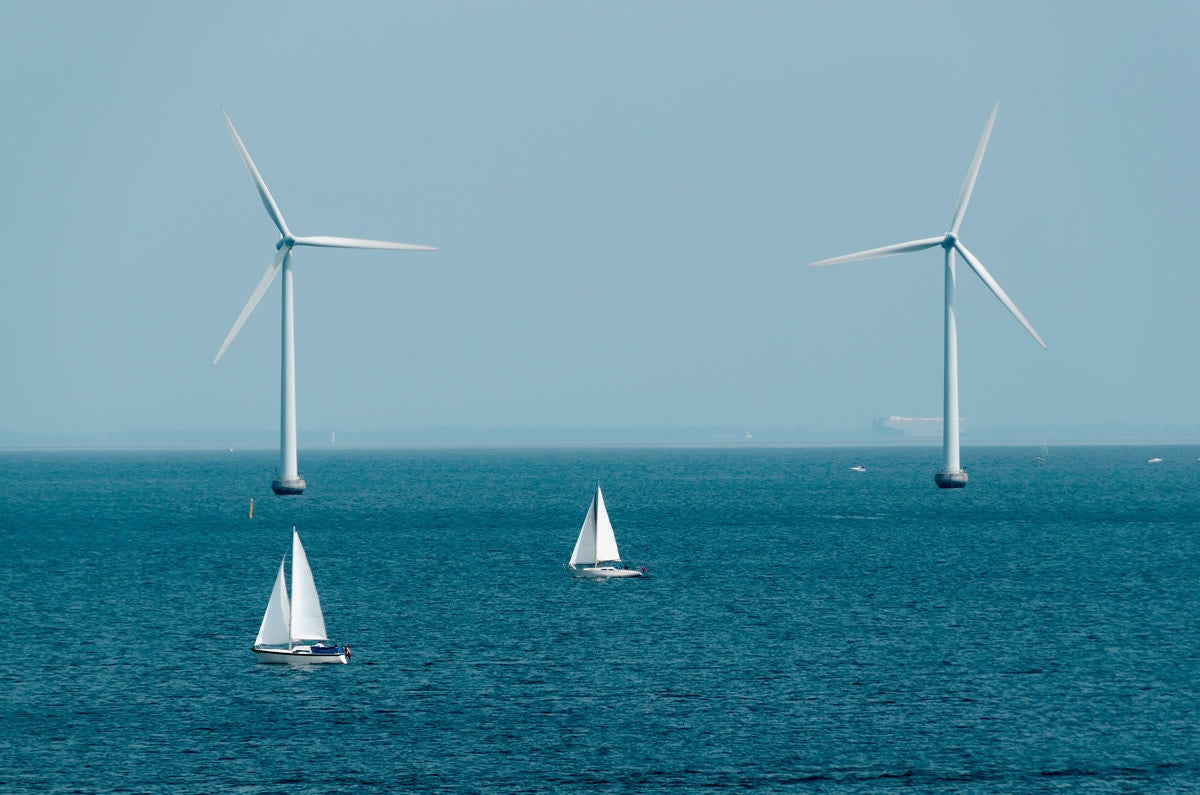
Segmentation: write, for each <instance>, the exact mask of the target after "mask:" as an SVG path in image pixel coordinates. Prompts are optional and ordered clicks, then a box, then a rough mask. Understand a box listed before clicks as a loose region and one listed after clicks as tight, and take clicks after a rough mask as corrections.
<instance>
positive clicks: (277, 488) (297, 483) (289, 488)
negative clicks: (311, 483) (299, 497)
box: [271, 478, 308, 496]
mask: <svg viewBox="0 0 1200 795" xmlns="http://www.w3.org/2000/svg"><path fill="white" fill-rule="evenodd" d="M307 485H308V484H307V483H305V482H304V478H296V479H295V480H280V479H279V478H275V480H274V481H272V482H271V491H273V492H275V493H276V494H278V495H280V496H284V495H288V494H303V493H304V487H305V486H307Z"/></svg>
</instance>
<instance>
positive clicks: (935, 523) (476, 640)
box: [0, 446, 1200, 792]
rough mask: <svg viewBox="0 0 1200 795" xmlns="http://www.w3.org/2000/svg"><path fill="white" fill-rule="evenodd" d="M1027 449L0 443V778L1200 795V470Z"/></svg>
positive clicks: (1146, 451) (285, 786) (260, 787)
mask: <svg viewBox="0 0 1200 795" xmlns="http://www.w3.org/2000/svg"><path fill="white" fill-rule="evenodd" d="M1040 452H1041V451H1040V446H1039V447H1038V448H1037V449H1034V448H1032V447H1031V448H1018V447H1006V448H978V447H977V448H967V449H965V450H964V462H965V463H966V465H967V467H968V469H969V471H970V474H971V484H970V485H969V486H968V487H967V488H966V489H964V490H961V491H940V490H938V489H937V488H935V487H934V485H933V472H934V470H935V469H936V467H937V464H938V457H939V450H937V449H935V448H863V449H809V448H805V449H768V448H757V449H751V448H747V449H739V448H732V447H731V448H725V449H690V448H684V449H590V450H564V449H547V450H531V449H488V450H386V451H349V450H347V451H341V450H334V449H330V450H325V451H317V450H305V451H301V472H302V473H303V474H304V475H305V477H306V478H307V480H308V483H309V489H308V491H307V492H306V493H305V494H304V495H303V496H301V497H275V496H273V495H271V494H270V491H269V484H270V480H271V478H272V476H273V474H274V469H275V464H276V456H275V454H274V453H273V452H267V451H261V452H254V451H249V452H247V451H236V452H226V451H220V452H211V451H207V452H119V453H113V452H74V453H66V452H29V453H25V452H20V453H17V452H9V453H3V454H0V636H2V637H3V642H4V644H5V650H4V653H3V654H2V655H0V660H2V663H0V694H2V703H3V722H2V723H0V790H5V791H22V792H24V791H43V792H323V791H330V790H337V791H371V790H394V791H414V790H415V791H421V790H438V791H451V792H460V791H461V792H472V791H504V792H509V791H534V792H545V791H551V790H562V789H576V788H577V789H587V790H596V791H653V790H665V789H684V790H698V789H709V788H717V789H723V790H725V789H740V788H751V789H763V790H789V791H797V790H799V791H805V790H810V789H811V790H814V791H851V792H852V791H878V790H890V789H897V788H900V789H908V788H912V789H916V790H954V791H1049V790H1068V789H1069V790H1080V789H1083V790H1098V791H1129V790H1158V791H1179V790H1187V789H1192V790H1195V789H1197V788H1200V461H1197V456H1198V455H1200V448H1197V447H1184V446H1177V447H1163V448H1155V449H1151V448H1139V447H1077V448H1061V447H1060V448H1051V449H1050V456H1049V459H1048V460H1047V461H1044V462H1037V461H1034V460H1033V459H1034V456H1035V455H1037V454H1038V453H1040ZM1151 456H1161V457H1162V458H1163V459H1164V460H1163V461H1162V462H1161V463H1158V464H1147V463H1146V460H1147V459H1148V458H1150V457H1151ZM855 464H860V465H862V466H864V467H866V469H867V471H866V472H865V473H861V474H860V473H856V472H852V471H851V470H850V467H851V466H852V465H855ZM597 481H599V482H600V483H601V484H602V485H603V488H604V494H605V499H606V502H607V505H608V510H609V514H610V516H611V517H612V521H613V525H614V527H615V529H616V535H617V540H618V542H619V543H620V548H621V551H622V554H623V557H624V558H625V559H626V560H628V561H630V562H631V563H634V564H639V565H640V564H644V565H645V566H646V567H647V569H648V571H649V574H650V577H648V578H647V579H644V580H621V581H609V582H594V581H577V580H573V579H572V578H571V577H570V576H569V574H568V572H567V571H565V570H564V563H565V562H566V560H567V558H568V557H569V555H570V552H571V548H572V546H573V545H574V542H575V536H576V534H577V533H578V530H579V527H580V525H581V524H582V522H583V518H584V514H585V513H586V511H587V507H588V503H589V501H590V499H591V496H592V492H593V490H594V488H595V485H596V483H597ZM251 498H254V500H255V509H254V517H253V518H252V519H251V518H249V516H248V508H249V502H250V499H251ZM293 524H294V525H296V526H297V528H298V529H299V531H300V535H301V538H302V539H303V541H304V545H305V548H306V549H307V552H308V557H309V561H310V563H311V565H312V569H313V572H314V575H315V577H316V582H317V587H318V589H319V591H320V595H321V601H322V606H323V608H324V612H325V621H326V626H327V628H328V630H329V633H330V637H331V639H332V640H335V641H338V642H344V643H349V644H350V645H351V646H352V648H353V660H352V662H351V664H350V665H347V666H318V667H315V668H289V667H286V666H267V665H260V664H256V663H255V660H254V657H253V655H252V654H251V651H250V646H251V644H252V643H253V640H254V636H255V633H256V632H257V630H258V625H259V622H260V620H261V618H262V613H263V610H264V608H265V606H266V602H267V597H268V595H269V594H270V590H271V586H272V583H273V580H274V577H275V573H276V571H277V569H278V566H279V561H280V559H281V558H282V557H283V555H284V553H285V551H287V550H288V546H289V543H290V534H291V528H292V525H293Z"/></svg>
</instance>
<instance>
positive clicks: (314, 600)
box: [254, 527, 350, 664]
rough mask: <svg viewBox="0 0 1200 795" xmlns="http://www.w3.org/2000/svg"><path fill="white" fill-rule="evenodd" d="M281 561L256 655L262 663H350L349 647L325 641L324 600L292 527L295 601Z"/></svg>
mask: <svg viewBox="0 0 1200 795" xmlns="http://www.w3.org/2000/svg"><path fill="white" fill-rule="evenodd" d="M286 559H287V555H284V559H283V560H280V561H279V574H278V575H277V576H276V577H275V587H274V588H272V589H271V599H270V601H268V602H267V612H266V613H264V614H263V620H262V626H260V627H259V628H258V637H257V638H255V639H254V656H255V657H257V658H258V661H259V662H262V663H300V664H311V663H342V664H345V663H348V662H350V647H349V646H341V647H339V646H336V645H335V646H330V645H328V644H327V643H326V642H325V641H326V640H328V638H327V637H326V635H325V617H324V616H323V615H322V614H321V600H320V598H319V597H318V596H317V585H316V583H315V582H313V576H312V569H310V568H309V567H308V556H307V555H305V554H304V547H303V546H302V545H301V544H300V534H299V533H297V532H296V528H295V527H293V528H292V598H291V601H290V602H289V601H288V593H287V583H286V582H284V579H283V564H284V561H285V560H286Z"/></svg>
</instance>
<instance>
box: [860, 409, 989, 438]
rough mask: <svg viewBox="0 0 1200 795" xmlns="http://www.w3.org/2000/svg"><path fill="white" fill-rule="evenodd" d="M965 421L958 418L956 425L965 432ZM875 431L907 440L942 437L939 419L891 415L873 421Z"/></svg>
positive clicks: (940, 419) (940, 420)
mask: <svg viewBox="0 0 1200 795" xmlns="http://www.w3.org/2000/svg"><path fill="white" fill-rule="evenodd" d="M965 422H966V421H965V420H963V419H962V418H959V420H958V425H959V428H960V429H962V430H966V426H965ZM875 430H877V431H879V432H880V433H882V434H886V435H888V436H897V437H901V436H902V437H905V438H909V439H936V438H938V437H940V436H941V435H942V418H941V417H901V416H898V415H896V414H893V415H892V416H890V417H880V418H879V419H877V420H875Z"/></svg>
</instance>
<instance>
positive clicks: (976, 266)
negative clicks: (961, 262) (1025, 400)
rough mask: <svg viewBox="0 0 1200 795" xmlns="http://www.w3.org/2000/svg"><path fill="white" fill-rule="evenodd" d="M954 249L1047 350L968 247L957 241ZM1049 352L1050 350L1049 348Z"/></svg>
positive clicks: (1018, 310) (1019, 311)
mask: <svg viewBox="0 0 1200 795" xmlns="http://www.w3.org/2000/svg"><path fill="white" fill-rule="evenodd" d="M954 249H955V250H956V251H957V252H958V253H959V254H961V255H962V258H963V259H965V260H966V261H967V264H968V265H970V266H971V270H973V271H975V275H976V276H978V277H979V278H980V279H982V280H983V283H984V284H986V285H987V286H988V289H989V290H991V291H992V292H993V293H995V295H996V297H997V298H999V299H1000V303H1002V304H1004V305H1005V306H1006V307H1008V311H1009V312H1012V313H1013V317H1015V318H1016V319H1017V320H1019V321H1020V322H1021V325H1022V326H1024V327H1025V330H1026V331H1028V332H1029V333H1030V334H1032V335H1033V338H1034V339H1035V340H1037V344H1038V345H1041V346H1042V347H1043V348H1046V343H1044V342H1042V338H1041V337H1039V336H1038V333H1037V332H1036V331H1034V330H1033V326H1031V325H1029V321H1028V320H1026V319H1025V316H1024V315H1022V314H1021V310H1020V309H1017V305H1016V304H1014V303H1013V302H1012V299H1011V298H1009V297H1008V295H1006V294H1005V292H1004V290H1002V289H1000V285H999V284H997V283H996V280H995V279H993V278H992V274H990V273H988V272H987V269H986V268H984V267H983V263H982V262H980V261H979V260H977V259H976V258H975V255H974V254H972V253H971V252H970V251H967V247H966V246H964V245H963V244H962V243H960V242H958V241H957V240H955V241H954ZM1047 350H1049V348H1047Z"/></svg>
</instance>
